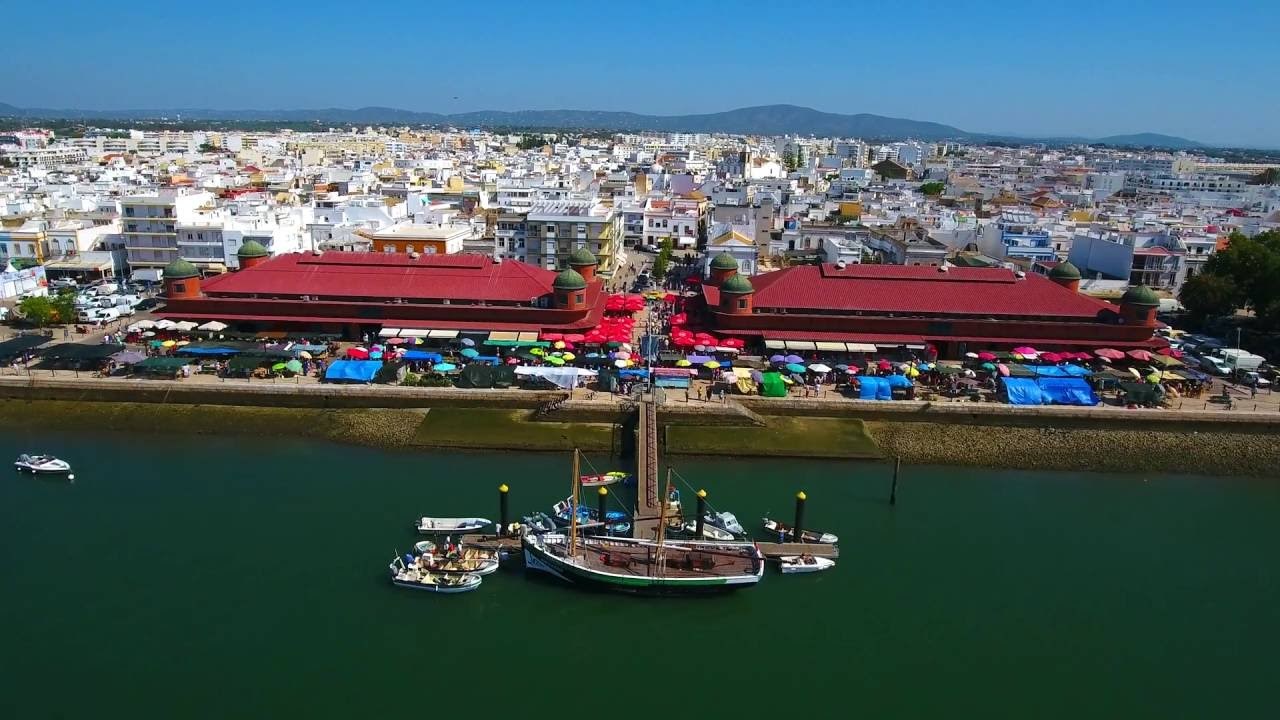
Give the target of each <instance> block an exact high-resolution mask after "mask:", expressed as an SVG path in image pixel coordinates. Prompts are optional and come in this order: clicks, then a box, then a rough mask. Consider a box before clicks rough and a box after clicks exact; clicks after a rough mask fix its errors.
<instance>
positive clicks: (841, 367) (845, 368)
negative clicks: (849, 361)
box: [836, 364, 849, 370]
mask: <svg viewBox="0 0 1280 720" xmlns="http://www.w3.org/2000/svg"><path fill="white" fill-rule="evenodd" d="M836 369H837V370H848V369H849V366H848V365H844V364H841V365H837V366H836Z"/></svg>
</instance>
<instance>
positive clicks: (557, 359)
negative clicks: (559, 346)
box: [547, 355, 564, 365]
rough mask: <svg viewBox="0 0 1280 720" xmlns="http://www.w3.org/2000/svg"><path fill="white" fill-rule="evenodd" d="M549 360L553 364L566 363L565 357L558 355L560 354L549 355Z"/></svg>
mask: <svg viewBox="0 0 1280 720" xmlns="http://www.w3.org/2000/svg"><path fill="white" fill-rule="evenodd" d="M547 362H549V363H551V364H552V365H563V364H564V358H562V357H560V356H558V355H552V356H551V357H548V358H547Z"/></svg>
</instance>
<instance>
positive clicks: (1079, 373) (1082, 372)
mask: <svg viewBox="0 0 1280 720" xmlns="http://www.w3.org/2000/svg"><path fill="white" fill-rule="evenodd" d="M1062 369H1063V370H1066V371H1067V375H1070V376H1071V377H1088V376H1090V375H1092V374H1093V371H1092V370H1090V369H1089V368H1085V367H1080V366H1079V365H1063V366H1062Z"/></svg>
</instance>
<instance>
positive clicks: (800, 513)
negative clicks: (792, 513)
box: [791, 490, 809, 542]
mask: <svg viewBox="0 0 1280 720" xmlns="http://www.w3.org/2000/svg"><path fill="white" fill-rule="evenodd" d="M808 498H809V496H808V495H805V494H804V491H803V490H801V491H800V492H798V493H796V521H795V524H794V525H792V527H791V540H792V541H793V542H804V540H803V539H802V538H801V537H800V533H801V532H802V531H803V530H804V501H805V500H807V499H808Z"/></svg>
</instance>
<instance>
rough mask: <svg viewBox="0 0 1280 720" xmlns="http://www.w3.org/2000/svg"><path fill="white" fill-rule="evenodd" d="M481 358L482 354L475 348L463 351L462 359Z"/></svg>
mask: <svg viewBox="0 0 1280 720" xmlns="http://www.w3.org/2000/svg"><path fill="white" fill-rule="evenodd" d="M479 356H480V352H479V351H478V350H476V349H475V348H466V349H465V350H463V351H462V357H464V358H473V357H479Z"/></svg>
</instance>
